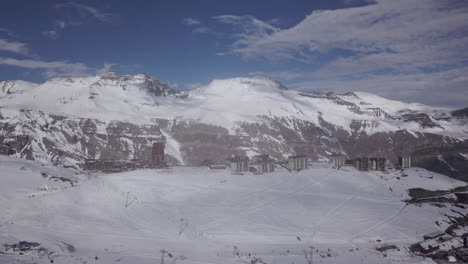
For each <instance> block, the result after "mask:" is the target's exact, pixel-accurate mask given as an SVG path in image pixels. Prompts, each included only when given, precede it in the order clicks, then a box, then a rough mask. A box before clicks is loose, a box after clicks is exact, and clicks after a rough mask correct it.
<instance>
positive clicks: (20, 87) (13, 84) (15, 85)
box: [0, 81, 38, 97]
mask: <svg viewBox="0 0 468 264" xmlns="http://www.w3.org/2000/svg"><path fill="white" fill-rule="evenodd" d="M36 86H38V84H36V83H31V82H25V81H0V97H5V96H8V95H10V94H18V93H24V92H26V91H29V90H31V89H33V88H35V87H36Z"/></svg>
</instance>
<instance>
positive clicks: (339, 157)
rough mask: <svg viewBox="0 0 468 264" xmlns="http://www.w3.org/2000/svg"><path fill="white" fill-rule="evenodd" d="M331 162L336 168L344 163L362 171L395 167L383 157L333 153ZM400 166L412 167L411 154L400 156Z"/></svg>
mask: <svg viewBox="0 0 468 264" xmlns="http://www.w3.org/2000/svg"><path fill="white" fill-rule="evenodd" d="M330 162H331V164H332V166H333V167H334V168H337V169H339V168H341V167H342V166H344V165H349V166H353V167H354V168H356V169H358V170H360V171H369V170H371V171H384V170H385V169H386V168H388V167H393V164H391V163H389V162H388V161H387V160H386V159H385V158H382V157H371V158H368V157H359V158H355V159H346V156H345V155H343V154H336V153H334V154H332V155H331V156H330ZM398 167H399V168H410V167H411V156H409V155H402V156H399V157H398Z"/></svg>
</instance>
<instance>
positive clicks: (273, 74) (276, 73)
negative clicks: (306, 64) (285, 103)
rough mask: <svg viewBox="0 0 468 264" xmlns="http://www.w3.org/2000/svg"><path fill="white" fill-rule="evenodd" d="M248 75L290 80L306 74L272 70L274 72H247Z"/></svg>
mask: <svg viewBox="0 0 468 264" xmlns="http://www.w3.org/2000/svg"><path fill="white" fill-rule="evenodd" d="M249 75H250V76H266V77H269V78H271V79H275V80H280V81H291V80H296V79H300V78H304V77H305V76H307V74H306V73H304V72H295V71H274V72H261V71H259V72H249Z"/></svg>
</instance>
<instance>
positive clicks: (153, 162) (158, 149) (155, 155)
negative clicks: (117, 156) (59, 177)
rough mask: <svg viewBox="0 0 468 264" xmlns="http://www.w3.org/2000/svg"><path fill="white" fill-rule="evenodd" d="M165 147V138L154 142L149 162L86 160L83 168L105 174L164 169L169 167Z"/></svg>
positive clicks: (135, 160)
mask: <svg viewBox="0 0 468 264" xmlns="http://www.w3.org/2000/svg"><path fill="white" fill-rule="evenodd" d="M164 146H165V139H164V138H163V139H162V140H159V141H157V142H153V146H152V148H151V157H150V159H147V160H137V159H133V160H111V159H86V160H85V163H84V164H83V165H82V167H83V170H94V171H103V172H119V171H125V170H135V169H142V168H164V167H167V163H166V161H165V158H164V156H165V153H164V148H165V147H164Z"/></svg>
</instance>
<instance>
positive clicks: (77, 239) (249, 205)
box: [0, 156, 466, 264]
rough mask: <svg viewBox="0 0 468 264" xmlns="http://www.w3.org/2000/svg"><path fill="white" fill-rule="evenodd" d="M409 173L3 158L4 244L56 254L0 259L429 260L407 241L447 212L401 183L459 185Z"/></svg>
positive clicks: (0, 237)
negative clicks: (31, 245) (100, 167)
mask: <svg viewBox="0 0 468 264" xmlns="http://www.w3.org/2000/svg"><path fill="white" fill-rule="evenodd" d="M42 172H45V173H46V174H47V175H49V176H50V175H56V176H59V175H60V176H63V177H65V178H70V179H73V180H76V182H77V184H75V185H74V186H71V185H70V184H69V183H67V182H53V181H51V180H50V179H48V178H45V177H44V176H43V175H42V174H41V173H42ZM405 173H406V174H407V175H409V176H408V177H401V172H400V171H392V172H390V173H388V174H385V173H382V172H364V173H363V172H358V171H356V170H354V169H353V168H344V169H342V170H333V169H331V168H330V167H329V166H328V164H320V163H316V164H313V165H312V167H311V168H310V169H308V170H305V171H301V172H292V173H290V172H288V171H286V170H283V169H277V171H275V172H274V173H271V174H264V175H253V174H250V173H247V174H245V175H231V174H230V173H229V171H224V170H221V171H211V170H209V169H207V168H203V167H174V168H169V169H164V170H137V171H130V172H122V173H117V174H90V175H85V174H81V172H79V171H75V170H70V169H60V168H53V167H47V166H41V165H40V164H39V163H35V162H32V161H24V160H16V159H12V158H6V157H2V156H0V180H1V184H0V243H1V244H5V243H7V244H12V243H18V241H21V240H27V241H31V242H38V243H40V244H41V246H43V247H45V248H47V250H48V252H53V253H51V254H50V256H49V257H47V256H40V254H37V253H34V252H29V253H26V254H25V255H18V254H17V253H15V252H3V254H0V263H50V260H49V259H50V258H51V259H54V260H55V263H160V261H161V260H160V259H161V255H162V254H161V253H160V251H161V250H162V249H165V250H167V251H169V252H170V254H171V255H172V256H173V257H172V258H169V257H168V256H166V260H165V261H166V262H165V263H250V261H251V260H252V259H253V256H254V255H255V256H256V257H258V258H261V259H262V261H264V262H266V263H293V262H294V263H306V259H305V258H304V254H303V250H307V249H308V248H309V247H310V246H313V247H314V248H316V249H318V250H319V252H316V253H315V254H316V255H315V261H316V262H314V263H348V264H349V263H389V261H390V260H391V259H393V260H395V261H400V262H411V263H432V262H430V261H429V260H425V259H422V258H420V257H416V256H411V255H410V254H409V253H408V252H407V251H406V249H405V246H408V245H409V244H411V243H413V242H416V241H418V240H420V239H421V237H422V235H424V234H426V233H430V232H432V231H434V230H437V228H438V227H437V226H436V225H435V223H434V221H435V220H439V221H440V222H441V223H443V222H444V221H443V220H444V219H446V217H445V216H443V215H442V214H444V213H445V214H448V215H454V214H455V213H454V212H452V211H450V208H449V207H447V208H439V207H434V206H430V205H423V206H415V205H406V204H405V203H404V202H402V200H403V199H406V198H408V196H407V194H406V190H407V189H408V188H412V187H422V188H426V189H433V190H435V189H441V188H452V187H456V186H460V185H463V183H462V182H458V181H456V180H453V179H450V178H448V177H445V176H442V175H439V174H435V173H431V172H428V171H425V170H423V169H419V168H413V169H410V170H405ZM397 177H399V178H400V179H397ZM44 186H47V187H46V188H44ZM390 189H391V190H390ZM33 195H34V197H32V196H33ZM457 210H462V209H459V208H457ZM465 213H466V212H465ZM440 228H443V226H441V227H440ZM378 240H381V242H378ZM386 243H391V244H396V245H397V246H399V247H400V248H401V249H402V250H401V251H400V252H395V253H394V254H393V255H391V254H389V255H388V256H387V257H383V256H382V254H381V253H380V252H377V251H376V250H375V249H374V248H375V247H377V246H381V245H383V244H386ZM234 248H237V251H238V252H239V253H238V256H237V254H236V253H235V252H236V251H235V250H234ZM328 249H330V251H328ZM249 254H251V255H250V257H249ZM233 255H234V256H233ZM320 255H323V256H324V257H321V256H320ZM96 257H97V258H98V259H97V260H96ZM14 261H18V262H14ZM173 261H175V262H173ZM318 261H322V262H318Z"/></svg>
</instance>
